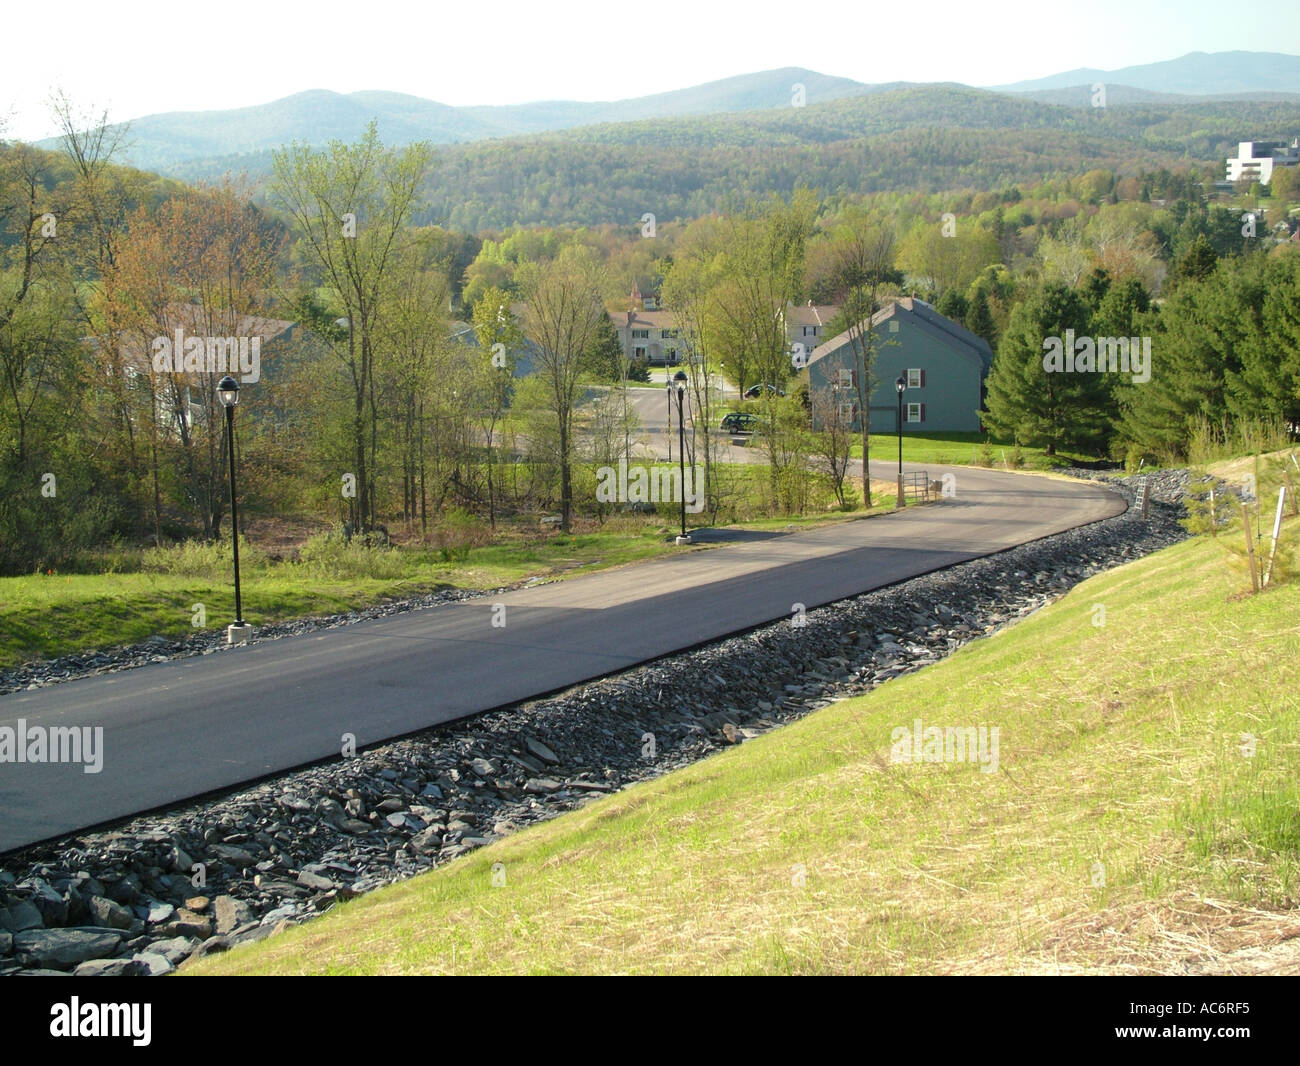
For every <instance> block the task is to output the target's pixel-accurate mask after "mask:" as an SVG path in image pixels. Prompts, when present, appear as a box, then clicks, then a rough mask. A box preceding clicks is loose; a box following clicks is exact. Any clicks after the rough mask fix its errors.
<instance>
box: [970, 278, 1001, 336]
mask: <svg viewBox="0 0 1300 1066" xmlns="http://www.w3.org/2000/svg"><path fill="white" fill-rule="evenodd" d="M965 322H966V328H967V329H968V330H970V331H971V332H972V333H974V334H975V336H977V337H983V338H984V339H985V340H986V341H988V343H989V347H990V348H994V349H996V348H997V329H996V327H995V326H994V325H993V315H992V314H991V313H990V312H989V298H988V297H987V296H986V295H985V293H984V289H983V288H982V287H981V288H977V289H976V290H975V295H974V296H972V297H971V300H970V307H969V309H968V310H967V311H966V319H965Z"/></svg>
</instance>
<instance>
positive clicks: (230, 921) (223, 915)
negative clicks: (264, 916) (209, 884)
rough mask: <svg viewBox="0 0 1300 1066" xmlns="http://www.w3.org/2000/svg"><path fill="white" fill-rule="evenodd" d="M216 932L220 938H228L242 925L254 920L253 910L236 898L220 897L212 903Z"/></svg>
mask: <svg viewBox="0 0 1300 1066" xmlns="http://www.w3.org/2000/svg"><path fill="white" fill-rule="evenodd" d="M212 914H213V917H214V919H215V921H214V923H213V924H214V930H215V932H216V934H217V935H218V936H227V935H229V934H230V933H232V932H233V931H234V930H235V929H236V928H238V927H239V926H241V925H247V924H248V923H249V922H251V921H253V920H254V915H253V908H252V907H250V906H249V905H248V904H247V903H245V902H244V901H243V900H240V899H235V897H234V896H218V897H217V898H216V899H214V900H213V901H212Z"/></svg>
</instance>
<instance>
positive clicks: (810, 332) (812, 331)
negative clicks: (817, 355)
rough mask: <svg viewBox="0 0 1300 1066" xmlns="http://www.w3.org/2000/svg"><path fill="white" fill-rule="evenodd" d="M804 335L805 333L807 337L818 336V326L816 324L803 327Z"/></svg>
mask: <svg viewBox="0 0 1300 1066" xmlns="http://www.w3.org/2000/svg"><path fill="white" fill-rule="evenodd" d="M803 335H804V336H805V337H815V336H817V327H816V326H804V328H803Z"/></svg>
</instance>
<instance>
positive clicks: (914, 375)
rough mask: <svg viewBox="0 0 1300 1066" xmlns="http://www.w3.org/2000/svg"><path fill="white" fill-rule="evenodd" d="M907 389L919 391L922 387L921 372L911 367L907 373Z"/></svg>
mask: <svg viewBox="0 0 1300 1066" xmlns="http://www.w3.org/2000/svg"><path fill="white" fill-rule="evenodd" d="M907 387H908V388H909V389H919V388H920V387H921V371H920V370H919V369H917V368H915V367H909V368H908V371H907Z"/></svg>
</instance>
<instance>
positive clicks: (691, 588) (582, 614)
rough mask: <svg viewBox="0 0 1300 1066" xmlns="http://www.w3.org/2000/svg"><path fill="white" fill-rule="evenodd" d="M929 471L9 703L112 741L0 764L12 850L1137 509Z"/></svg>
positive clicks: (1066, 485) (47, 722)
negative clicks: (928, 481) (619, 559)
mask: <svg viewBox="0 0 1300 1066" xmlns="http://www.w3.org/2000/svg"><path fill="white" fill-rule="evenodd" d="M872 465H873V475H874V476H876V477H880V478H883V479H888V478H891V477H892V476H893V474H892V469H891V468H890V467H889V465H888V464H881V465H880V467H879V468H878V469H876V464H875V463H873V464H872ZM928 469H929V473H930V475H931V476H932V477H940V476H942V474H944V473H951V474H953V476H954V482H953V484H954V486H955V489H956V495H955V496H954V497H953V498H950V499H945V500H943V501H942V502H940V503H938V504H935V505H932V506H927V507H916V508H911V509H907V510H904V511H902V512H899V513H896V514H891V515H886V516H882V517H877V518H871V519H862V520H858V521H850V522H844V523H836V524H834V525H831V526H827V527H823V528H819V529H812V530H807V531H802V532H797V533H791V534H788V535H772V536H763V535H757V536H752V537H749V538H745V539H738V540H737V541H736V542H734V543H730V544H727V545H724V546H722V547H719V548H713V549H710V550H708V551H690V550H685V549H684V550H683V553H682V554H681V555H679V556H672V557H667V558H661V559H657V560H654V561H652V562H648V563H644V564H640V565H637V566H632V567H626V568H623V569H618V570H609V571H605V572H601V573H595V574H591V575H588V576H585V577H576V578H572V579H570V580H567V581H562V582H555V583H551V584H546V585H539V586H535V587H533V588H529V589H521V590H518V591H515V592H511V593H508V594H505V595H502V596H500V597H497V598H495V599H489V598H483V599H479V600H474V601H470V602H463V603H451V604H444V605H441V606H438V607H434V608H431V609H428V610H423V611H415V612H410V613H406V614H401V615H396V616H393V617H389V618H383V619H376V620H373V621H366V622H360V623H357V624H356V625H350V626H343V627H339V628H335V629H329V630H324V631H321V632H316V633H307V634H303V635H301V636H295V637H285V638H281V639H279V640H269V641H266V642H264V643H255V644H251V645H249V646H246V647H241V648H235V649H231V650H229V651H223V652H222V653H220V654H215V655H206V656H196V657H192V658H185V659H176V660H172V661H169V662H165V663H157V664H154V665H150V666H144V667H140V668H138V669H133V670H126V671H122V672H119V673H113V674H106V675H100V676H97V677H89V678H84V679H81V680H77V681H68V682H64V683H62V684H57V685H52V686H49V687H47V688H42V689H37V690H34V691H30V692H28V691H24V692H17V693H12V694H10V695H8V696H3V697H0V729H3V727H6V726H9V727H14V728H15V729H16V728H17V726H18V722H19V720H20V719H21V720H23V721H24V722H25V725H26V729H27V731H28V732H29V733H30V732H31V730H32V729H33V727H37V728H40V729H49V728H50V727H54V726H64V727H66V726H77V727H91V728H92V729H93V728H94V727H102V728H103V766H102V769H101V770H100V772H98V773H85V772H84V768H83V766H82V765H81V764H66V763H65V764H50V763H31V762H24V763H15V762H0V852H4V851H8V850H12V849H14V848H17V847H21V846H23V845H26V844H31V843H35V842H37V841H40V840H44V839H48V838H51V837H55V836H62V835H64V834H67V833H69V832H72V831H74V830H78V829H84V828H88V827H90V826H92V825H97V824H100V823H103V822H106V821H111V820H114V819H117V818H120V817H123V816H126V815H130V814H134V813H137V812H140V811H144V810H150V809H153V808H156V807H161V806H164V805H169V804H172V803H175V802H177V801H179V800H184V799H187V798H190V797H194V796H197V795H201V794H203V793H205V792H210V791H214V790H217V789H222V788H226V787H228V786H231V785H236V784H239V783H242V782H246V781H250V780H253V779H256V778H259V777H263V776H265V775H267V774H271V773H274V772H278V771H283V770H287V769H290V768H292V767H295V766H300V765H303V764H306V763H310V762H314V761H317V760H320V759H324V758H328V757H331V756H338V755H339V753H340V738H341V737H342V735H343V734H344V733H352V734H354V735H355V737H356V740H357V744H358V746H364V745H367V744H373V743H376V742H378V741H381V740H386V739H390V738H392V737H396V736H401V735H403V734H406V733H411V732H414V731H416V730H419V729H423V728H426V727H428V726H432V725H436V724H438V723H440V722H446V721H450V720H452V719H455V718H461V717H464V716H466V715H471V714H474V713H476V712H479V711H484V710H488V709H490V708H493V707H500V706H503V705H507V704H511V703H516V702H518V701H521V700H525V699H528V698H531V697H535V696H539V695H543V694H545V693H549V692H553V691H556V690H558V689H561V688H564V687H566V686H569V685H572V684H575V683H578V682H581V681H586V680H589V679H591V678H594V677H598V676H601V675H604V674H608V673H611V672H614V671H618V670H623V669H625V668H627V667H630V666H634V665H636V664H637V663H641V662H645V661H647V660H649V659H653V658H657V657H659V656H662V655H666V654H669V653H672V652H674V651H680V650H682V649H685V648H689V647H692V646H694V645H697V644H700V643H703V642H706V641H710V640H714V639H717V638H719V637H722V636H725V635H727V634H730V633H735V632H738V631H740V630H744V629H748V628H751V627H753V626H756V625H760V624H762V623H765V622H771V621H774V620H777V619H781V618H788V617H790V613H791V608H792V605H793V604H795V603H802V604H804V605H805V606H807V607H808V608H812V607H815V606H820V605H823V604H826V603H830V602H833V601H835V600H839V599H844V598H846V597H849V596H855V595H858V594H860V593H863V592H867V591H869V590H871V589H874V588H879V587H881V586H884V585H889V584H893V583H895V582H897V581H901V580H903V579H905V578H908V577H913V576H915V575H918V574H922V573H926V572H928V571H931V570H935V569H938V568H940V567H944V566H949V565H951V564H953V563H957V562H961V561H964V560H966V559H971V558H974V557H976V556H980V555H986V554H989V553H992V552H997V551H1001V550H1003V549H1005V548H1009V547H1013V546H1014V545H1016V544H1020V543H1024V542H1026V541H1030V540H1036V539H1038V538H1039V537H1044V536H1048V535H1050V534H1052V533H1058V532H1061V531H1063V530H1066V529H1071V528H1073V527H1075V526H1079V525H1084V524H1087V523H1089V522H1094V521H1098V520H1100V519H1103V518H1108V517H1110V516H1112V515H1115V514H1119V513H1121V512H1122V511H1123V510H1124V506H1125V504H1124V501H1123V500H1122V499H1121V498H1120V497H1119V496H1118V495H1116V494H1115V493H1113V492H1110V491H1108V490H1106V489H1103V488H1101V487H1100V486H1099V485H1096V484H1089V483H1082V482H1070V481H1067V480H1060V479H1054V478H1043V477H1035V476H1032V475H1026V474H1014V473H1005V472H999V471H991V470H980V469H976V468H970V467H952V468H945V467H930V468H928ZM494 604H504V605H505V616H504V618H505V626H504V627H499V626H493V624H492V623H493V606H494ZM497 617H498V618H500V615H499V613H498V615H497Z"/></svg>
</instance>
